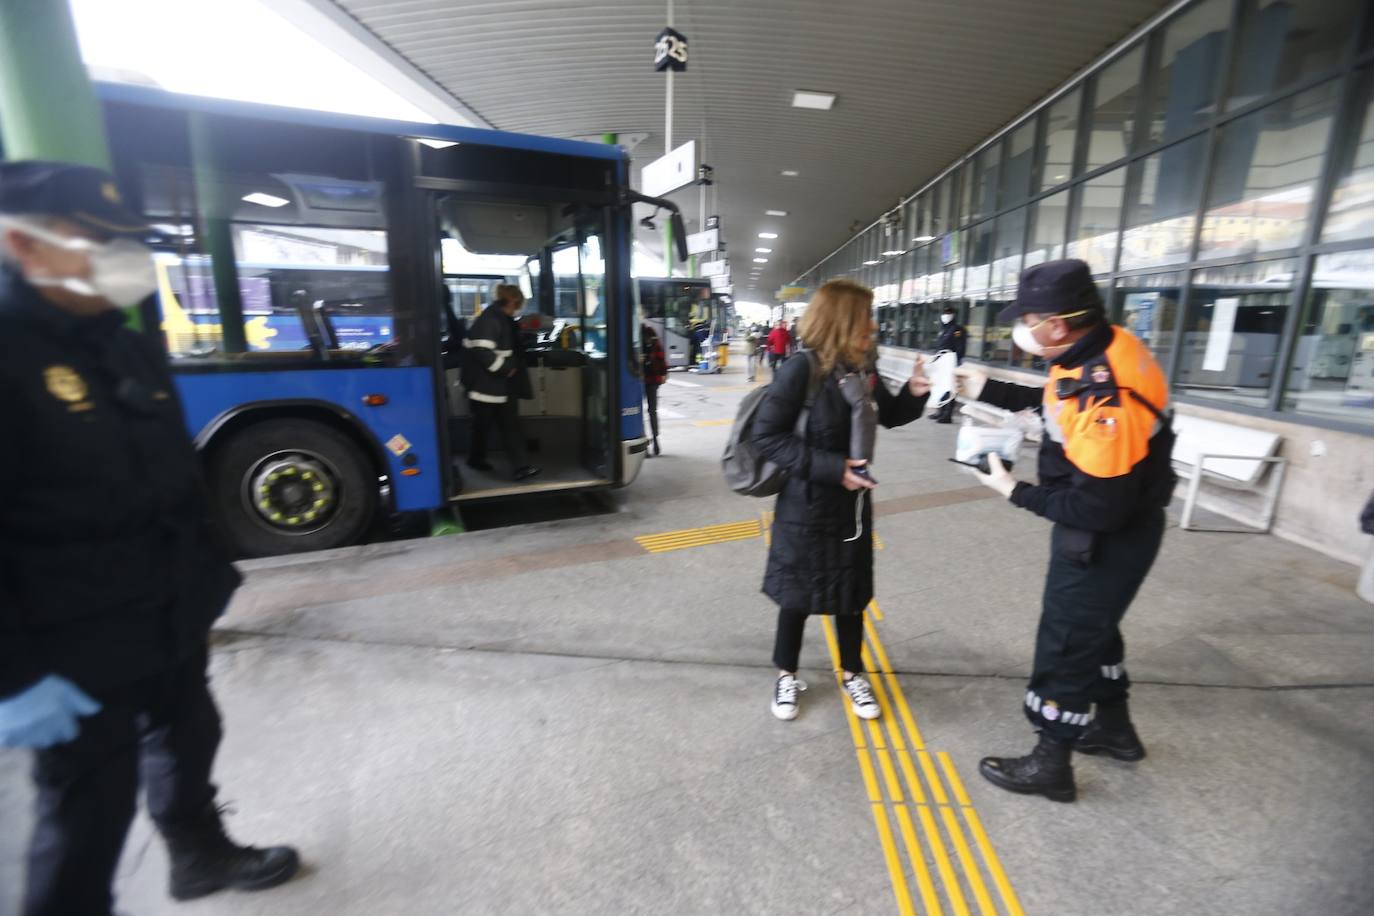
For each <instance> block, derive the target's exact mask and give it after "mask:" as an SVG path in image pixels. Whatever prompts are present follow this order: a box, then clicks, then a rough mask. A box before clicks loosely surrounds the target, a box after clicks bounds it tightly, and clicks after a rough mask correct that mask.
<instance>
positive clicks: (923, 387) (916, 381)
mask: <svg viewBox="0 0 1374 916" xmlns="http://www.w3.org/2000/svg"><path fill="white" fill-rule="evenodd" d="M906 384H907V387H908V388H910V389H911V393H912V394H914V395H916V397H918V398H923V397H925V396H926V395H928V394H930V379H929V378H927V377H926V358H925V357H924V356H921V355H920V354H917V356H916V359H915V360H914V361H913V363H912V367H911V378H910V379H909V380H908V381H907V383H906Z"/></svg>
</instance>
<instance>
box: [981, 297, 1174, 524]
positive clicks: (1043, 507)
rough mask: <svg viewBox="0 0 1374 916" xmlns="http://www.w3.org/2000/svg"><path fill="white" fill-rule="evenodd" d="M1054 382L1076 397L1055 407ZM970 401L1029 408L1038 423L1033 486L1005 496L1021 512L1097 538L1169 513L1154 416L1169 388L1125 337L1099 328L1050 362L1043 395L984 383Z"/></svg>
mask: <svg viewBox="0 0 1374 916" xmlns="http://www.w3.org/2000/svg"><path fill="white" fill-rule="evenodd" d="M1061 380H1064V381H1066V382H1068V383H1069V387H1070V388H1073V389H1078V390H1074V391H1072V392H1071V393H1068V396H1067V397H1062V398H1061V397H1059V396H1058V395H1057V394H1056V391H1055V389H1056V387H1057V385H1058V383H1060V381H1061ZM1132 392H1134V395H1138V396H1139V397H1140V398H1143V399H1145V400H1146V401H1148V402H1149V403H1150V404H1151V405H1152V406H1153V407H1154V408H1155V410H1151V409H1150V408H1149V407H1147V406H1146V405H1145V403H1143V402H1142V401H1141V400H1139V399H1137V397H1135V396H1134V395H1132ZM979 400H981V401H986V402H988V403H989V404H994V405H996V406H998V407H1002V408H1005V409H1007V410H1024V409H1026V408H1038V409H1041V411H1042V413H1043V414H1044V416H1045V420H1046V423H1045V429H1046V435H1045V438H1044V440H1043V442H1042V443H1041V445H1040V460H1039V472H1040V483H1039V485H1036V486H1032V485H1030V484H1027V483H1018V484H1017V485H1016V489H1015V490H1013V491H1012V494H1011V501H1012V502H1013V503H1015V504H1016V505H1018V506H1020V507H1021V508H1023V509H1029V510H1031V511H1032V512H1034V513H1035V514H1036V515H1040V516H1043V517H1045V518H1047V519H1049V520H1050V521H1052V522H1057V523H1059V524H1061V525H1066V526H1068V527H1070V528H1076V529H1080V530H1083V531H1089V532H1098V533H1105V532H1112V531H1119V530H1121V529H1123V528H1126V527H1130V526H1132V525H1134V524H1137V523H1141V522H1143V521H1146V520H1147V519H1148V518H1149V517H1150V513H1152V512H1154V511H1157V510H1158V509H1160V508H1162V507H1163V506H1166V505H1168V503H1169V500H1170V497H1171V496H1172V494H1173V489H1174V483H1175V479H1176V478H1175V476H1174V471H1173V467H1172V465H1171V462H1170V457H1171V454H1170V453H1171V451H1172V448H1173V433H1172V431H1171V429H1170V428H1169V427H1168V425H1167V424H1166V423H1165V422H1164V421H1163V420H1162V418H1161V417H1159V416H1158V415H1157V414H1156V412H1155V411H1159V412H1161V413H1162V412H1164V411H1165V410H1166V409H1167V406H1168V404H1167V402H1168V383H1167V381H1166V380H1165V377H1164V373H1163V372H1162V371H1161V370H1160V368H1159V366H1158V365H1157V364H1156V363H1155V360H1154V357H1153V356H1151V355H1150V351H1149V350H1148V349H1147V348H1146V347H1145V346H1144V344H1142V343H1141V342H1140V341H1139V340H1138V339H1137V338H1136V337H1134V336H1133V335H1131V334H1130V332H1128V331H1125V330H1123V329H1121V328H1114V327H1112V326H1110V325H1105V324H1104V325H1101V326H1099V327H1097V328H1095V329H1094V330H1093V331H1092V332H1091V333H1089V334H1088V335H1086V336H1085V337H1083V338H1082V339H1080V340H1079V341H1078V342H1077V343H1075V344H1074V345H1073V347H1071V348H1070V349H1069V350H1068V351H1067V352H1065V354H1064V355H1063V356H1061V357H1059V358H1058V359H1056V360H1054V363H1053V365H1052V366H1051V367H1050V378H1049V381H1048V382H1047V383H1046V385H1045V387H1044V389H1040V388H1031V387H1028V386H1025V385H1017V384H1014V383H1011V382H1002V381H998V380H996V379H991V380H989V381H988V383H987V385H986V386H985V387H984V388H983V392H982V394H981V395H980V396H979Z"/></svg>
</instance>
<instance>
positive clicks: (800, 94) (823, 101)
mask: <svg viewBox="0 0 1374 916" xmlns="http://www.w3.org/2000/svg"><path fill="white" fill-rule="evenodd" d="M834 105H835V93H833V92H807V91H806V90H804V89H798V90H797V91H796V92H793V93H792V107H793V108H814V109H815V110H817V111H829V110H830V109H831V108H833V107H834Z"/></svg>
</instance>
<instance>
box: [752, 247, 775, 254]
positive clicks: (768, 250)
mask: <svg viewBox="0 0 1374 916" xmlns="http://www.w3.org/2000/svg"><path fill="white" fill-rule="evenodd" d="M754 251H756V252H758V253H759V254H772V253H773V249H771V248H755V249H754Z"/></svg>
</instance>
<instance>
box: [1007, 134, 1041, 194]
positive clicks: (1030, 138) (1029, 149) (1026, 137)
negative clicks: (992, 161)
mask: <svg viewBox="0 0 1374 916" xmlns="http://www.w3.org/2000/svg"><path fill="white" fill-rule="evenodd" d="M1035 122H1036V119H1035V118H1031V119H1030V120H1028V121H1027V122H1026V123H1025V124H1022V125H1021V126H1020V127H1018V128H1016V130H1014V131H1012V132H1011V133H1010V134H1009V135H1008V137H1007V162H1006V165H1004V166H1003V167H1002V200H1001V206H1003V207H1014V206H1016V205H1017V204H1019V203H1021V202H1022V201H1024V200H1025V199H1026V197H1027V196H1028V195H1029V194H1030V183H1031V173H1032V172H1033V171H1034V168H1035Z"/></svg>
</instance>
